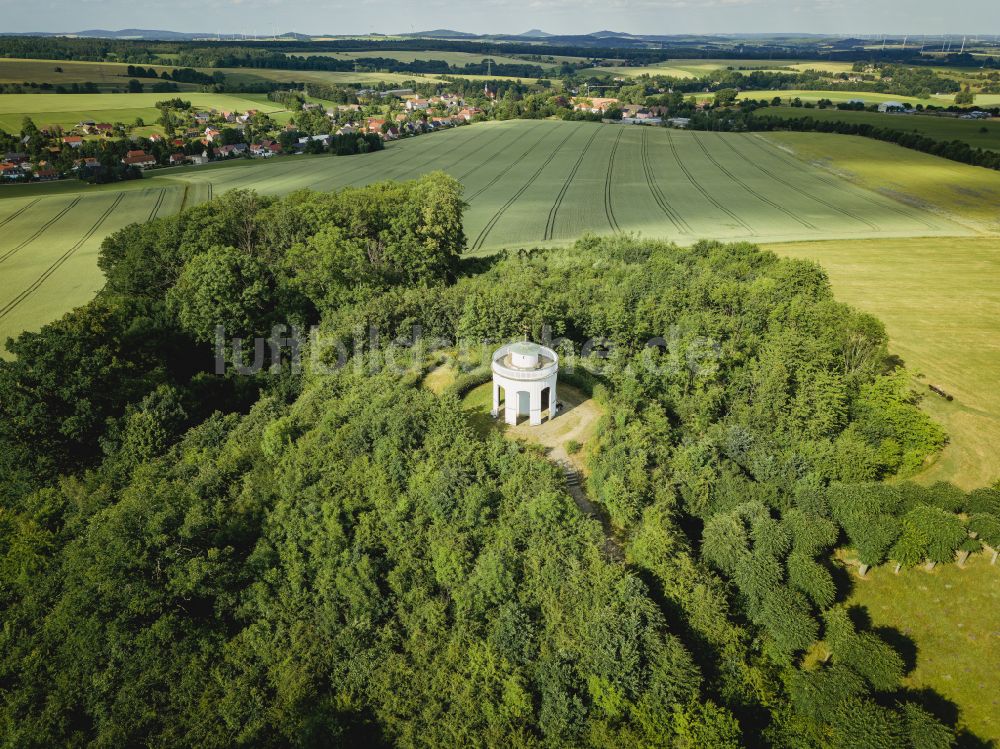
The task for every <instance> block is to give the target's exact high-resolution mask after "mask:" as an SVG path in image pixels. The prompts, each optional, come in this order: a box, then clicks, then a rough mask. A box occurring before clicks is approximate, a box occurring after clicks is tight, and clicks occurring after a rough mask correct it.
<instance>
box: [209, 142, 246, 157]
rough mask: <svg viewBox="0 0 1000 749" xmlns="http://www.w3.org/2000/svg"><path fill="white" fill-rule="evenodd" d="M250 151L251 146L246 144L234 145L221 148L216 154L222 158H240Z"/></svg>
mask: <svg viewBox="0 0 1000 749" xmlns="http://www.w3.org/2000/svg"><path fill="white" fill-rule="evenodd" d="M248 150H249V146H247V144H246V143H233V144H231V145H228V146H221V147H220V148H219V150H218V151H216V153H217V154H218V155H219V156H221V157H222V158H228V157H230V156H240V155H242V154H245V153H246V152H247V151H248Z"/></svg>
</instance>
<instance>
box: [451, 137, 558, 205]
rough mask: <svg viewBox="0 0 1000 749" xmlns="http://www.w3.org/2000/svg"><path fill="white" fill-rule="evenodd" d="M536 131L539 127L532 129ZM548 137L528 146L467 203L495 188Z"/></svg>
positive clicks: (468, 199)
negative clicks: (494, 186)
mask: <svg viewBox="0 0 1000 749" xmlns="http://www.w3.org/2000/svg"><path fill="white" fill-rule="evenodd" d="M536 129H537V126H536V127H535V128H532V130H531V132H534V131H535V130H536ZM547 135H548V133H544V134H542V136H541V137H540V138H539V139H538V140H536V141H535V142H534V143H532V144H531V145H530V146H528V148H527V149H525V151H524V153H522V154H521V155H520V156H518V157H517V158H516V159H514V161H512V162H510V163H509V164H508V165H507V166H505V167H504V168H503V169H501V170H500V172H499V173H498V174H496V175H495V176H494V177H493V179H491V180H490V181H489V182H487V183H486V184H485V185H483V186H482V187H480V188H479V189H478V190H476V191H475V192H474V193H472V195H470V196H469V197H468V198H467V202H469V203H471V202H472V201H473V200H475V199H476V198H478V197H479V196H480V195H482V194H483V193H484V192H486V191H487V190H489V189H490V188H491V187H493V185H495V184H496V183H497V182H499V181H500V180H501V179H502V178H503V177H504V176H506V174H507V173H508V172H509V171H510V170H511V169H513V168H514V167H516V166H517V165H518V164H520V163H521V162H522V161H524V159H525V158H527V156H528V154H529V153H531V152H532V151H534V150H535V148H537V147H538V145H539V144H541V142H542V141H543V140H545V138H546V136H547Z"/></svg>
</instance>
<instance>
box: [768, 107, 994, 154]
mask: <svg viewBox="0 0 1000 749" xmlns="http://www.w3.org/2000/svg"><path fill="white" fill-rule="evenodd" d="M755 114H756V116H759V117H774V118H777V119H797V118H799V117H812V118H813V119H816V120H825V121H829V122H850V123H859V124H862V123H863V124H868V125H873V126H875V127H886V128H892V129H893V130H903V131H906V132H913V133H920V134H921V135H926V136H927V137H928V138H935V139H937V140H960V141H963V142H965V143H968V144H969V145H970V146H976V147H978V148H988V149H991V150H993V151H1000V122H996V121H990V120H987V121H983V120H960V119H958V118H957V117H935V116H930V115H900V114H888V113H884V112H852V111H840V110H839V109H803V108H801V107H768V108H766V109H760V110H757V112H756V113H755Z"/></svg>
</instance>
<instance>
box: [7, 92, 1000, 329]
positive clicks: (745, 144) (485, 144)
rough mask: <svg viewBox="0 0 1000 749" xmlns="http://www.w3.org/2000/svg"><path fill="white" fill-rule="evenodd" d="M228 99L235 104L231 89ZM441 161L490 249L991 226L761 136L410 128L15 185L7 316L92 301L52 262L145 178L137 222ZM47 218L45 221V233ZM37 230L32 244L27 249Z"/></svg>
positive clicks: (479, 243)
mask: <svg viewBox="0 0 1000 749" xmlns="http://www.w3.org/2000/svg"><path fill="white" fill-rule="evenodd" d="M122 96H124V95H122ZM45 98H50V99H56V98H61V97H56V96H52V97H45ZM105 98H112V97H111V96H108V97H105ZM254 103H255V102H254ZM199 105H200V106H208V105H209V104H208V102H205V103H200V104H199ZM215 105H216V106H221V105H222V102H220V101H219V99H218V97H216V98H215ZM791 135H802V136H804V137H805V138H806V139H815V140H818V141H826V142H827V145H826V146H825V148H827V149H828V150H831V151H833V152H836V151H837V150H838V146H837V143H842V142H843V141H842V140H837V139H838V138H841V136H832V135H829V136H828V135H816V134H791ZM784 136H785V134H781V137H784ZM856 140H858V141H859V144H858V145H859V147H864V148H868V147H869V146H871V147H875V148H876V149H877V150H876V151H874V152H871V153H867V155H866V159H867V160H869V161H871V160H875V161H877V162H880V163H881V164H882V167H883V169H884V170H885V171H886V172H889V171H892V172H893V173H895V172H898V171H900V168H899V162H898V161H893V160H892V159H893V158H894V157H895V156H896V151H898V150H902V149H896V148H895V147H894V146H889V145H886V144H882V143H873V142H871V141H864V140H861V139H856ZM878 149H881V150H878ZM840 150H841V151H842V150H843V149H840ZM904 153H905V154H911V153H912V152H908V151H904ZM916 155H917V156H923V155H922V154H916ZM807 158H810V159H811V160H815V159H812V158H811V157H810V156H808V155H807ZM925 158H927V159H930V160H932V162H939V161H940V160H939V159H933V157H925ZM941 163H943V164H947V165H949V166H948V167H947V168H948V169H952V168H955V169H958V170H959V171H957V172H955V173H953V174H950V176H949V177H948V178H949V179H950V180H952V181H953V182H956V183H957V184H960V185H968V184H970V182H969V179H968V178H969V175H972V176H978V175H979V173H983V174H987V175H989V176H991V177H993V178H994V179H996V189H997V194H998V195H1000V175H995V174H993V173H990V172H987V171H986V170H982V169H975V168H973V167H964V166H961V165H958V164H951V162H941ZM435 169H443V170H445V171H448V172H449V173H451V174H453V175H454V176H455V177H456V178H458V179H459V180H460V181H461V182H462V183H463V185H464V186H465V194H466V200H467V201H468V203H469V208H468V210H467V212H466V219H465V228H466V233H467V236H468V238H469V247H470V251H471V252H474V253H488V252H493V251H495V250H497V249H500V248H503V247H510V246H545V245H560V244H567V243H569V242H572V241H573V240H575V239H576V238H577V237H579V236H580V235H581V234H583V233H584V232H592V233H596V234H608V233H612V232H615V231H630V232H638V233H641V234H643V235H646V236H655V237H665V238H669V239H673V240H676V241H678V242H682V243H689V242H693V241H695V240H697V239H698V238H701V237H716V238H720V239H750V240H753V241H758V242H768V241H770V242H786V241H802V240H812V239H831V238H837V239H842V240H846V239H861V238H873V237H885V238H889V237H926V236H960V235H971V234H973V233H974V232H975V229H974V228H970V227H969V226H966V225H962V224H960V223H956V222H955V221H953V220H951V218H950V217H949V215H948V213H947V211H946V210H943V209H942V210H941V212H940V213H939V214H935V213H933V212H929V211H926V210H922V209H920V210H918V209H916V208H914V207H911V206H906V205H903V204H901V203H900V202H898V200H897V199H896V197H895V196H894V195H892V194H888V195H878V194H877V193H876V192H875V191H873V190H872V189H870V188H867V187H866V186H865V185H864V184H859V185H854V184H851V182H850V181H848V180H846V179H841V178H839V177H837V176H836V175H833V174H830V173H829V171H827V170H826V169H825V168H823V167H822V166H816V165H812V164H808V163H803V162H801V161H799V160H797V159H795V158H794V157H792V156H791V155H790V154H789V153H787V152H786V151H783V150H781V148H778V147H776V146H774V145H769V144H768V142H765V141H764V140H762V139H760V138H758V137H756V136H748V135H742V134H726V133H693V132H678V131H668V130H664V129H659V128H657V129H652V128H636V127H618V126H602V125H596V124H592V123H572V122H560V121H510V122H496V123H486V124H482V125H475V126H471V127H464V128H459V129H456V130H453V131H448V132H445V133H436V134H433V135H427V136H422V137H419V138H413V139H407V140H403V141H400V142H398V143H394V144H391V145H390V146H389V147H388V148H387V149H386V150H384V151H380V152H378V153H374V154H367V155H365V156H357V157H330V156H318V157H304V156H300V157H287V158H281V159H276V160H273V161H244V160H241V161H237V162H230V163H225V164H218V165H212V166H209V167H189V168H179V169H170V170H162V171H158V172H155V173H152V174H150V175H149V176H148V177H147V179H144V180H142V181H141V182H138V183H125V184H121V185H111V186H104V187H101V188H84V187H82V186H80V185H79V184H78V183H56V184H53V185H30V186H23V187H4V188H2V190H3V192H0V221H4V220H6V219H5V216H6V217H7V219H9V220H8V223H7V224H6V225H5V226H4V233H3V234H0V256H2V255H3V254H4V253H6V252H8V251H11V250H13V249H14V248H18V249H17V251H16V253H15V254H16V256H17V262H18V263H22V264H24V266H23V267H20V266H18V267H19V270H18V272H17V274H16V275H15V274H14V273H13V271H12V270H10V269H12V268H14V265H12V264H11V263H10V262H7V263H2V264H0V277H2V278H3V279H4V284H3V286H4V289H5V292H4V296H5V297H8V298H5V299H2V300H0V304H3V305H6V304H13V305H14V307H13V308H12V309H11V310H9V311H8V312H7V313H6V314H4V315H3V316H0V338H2V337H6V336H7V335H11V334H14V333H16V332H18V331H20V330H23V329H33V328H37V327H39V326H40V325H42V324H44V323H45V322H48V321H49V320H51V319H52V318H53V317H55V316H56V315H57V314H59V313H60V312H62V311H64V310H66V309H69V308H71V307H73V306H76V305H78V304H80V303H82V302H85V301H86V300H87V299H88V298H90V295H91V293H92V291H93V289H94V288H96V286H99V282H100V279H99V277H97V276H96V275H95V274H96V273H97V271H96V269H94V268H93V266H92V265H91V266H88V267H89V268H90V270H89V271H87V272H84V270H82V269H80V270H78V271H77V272H76V273H74V278H73V279H72V284H71V283H70V280H67V281H66V283H67V284H70V285H68V286H67V287H63V286H61V285H60V282H59V280H58V279H59V276H60V275H63V274H66V273H67V272H68V266H67V265H66V264H65V263H64V264H63V265H59V266H58V267H57V268H55V269H54V270H53V271H52V272H51V273H50V272H49V268H50V266H51V265H52V264H53V263H54V262H55V261H56V260H57V259H58V258H59V257H60V256H61V255H62V253H63V252H64V251H65V250H66V248H69V247H73V246H74V245H75V244H76V243H77V242H78V241H79V239H80V236H81V232H82V231H87V230H89V228H90V227H89V225H88V226H86V227H83V226H81V225H79V224H78V222H77V220H76V219H77V218H80V217H83V216H87V217H96V216H98V215H100V214H101V212H102V211H103V210H104V206H105V203H106V202H107V201H108V200H114V199H115V197H117V196H119V195H122V194H126V193H128V194H130V195H131V193H132V192H134V191H139V192H140V193H142V194H143V195H145V196H146V197H144V198H138V197H136V198H131V199H130V201H129V202H128V203H123V204H122V206H124V205H133V204H135V214H134V216H132V215H129V216H127V217H126V218H127V221H133V220H143V219H144V211H145V214H146V215H148V213H149V212H150V211H152V209H153V203H154V202H155V201H156V200H157V199H158V197H157V196H158V195H159V193H158V190H159V189H161V188H162V189H163V190H164V191H165V192H164V195H165V197H164V199H163V201H161V205H160V207H159V208H158V209H157V210H158V211H159V215H164V214H165V213H166V212H168V211H172V210H176V209H178V208H179V206H180V205H181V203H183V204H184V205H192V204H194V203H197V202H199V201H201V200H206V199H208V197H209V196H210V195H213V194H214V195H216V196H217V195H220V194H222V193H223V192H225V191H226V190H229V189H232V188H253V189H256V190H259V191H261V192H265V193H274V194H284V193H287V192H291V191H292V190H296V189H301V188H312V189H316V190H332V189H337V188H341V187H346V186H351V185H363V184H367V183H369V182H373V181H377V180H383V179H410V178H413V177H417V176H419V175H420V174H423V173H425V172H428V171H431V170H435ZM903 174H904V175H905V174H906V172H905V170H903ZM8 190H9V191H8ZM76 198H80V201H79V203H78V204H77V205H76V206H75V207H74V208H73V209H72V211H70V212H68V213H67V214H66V215H64V216H58V217H55V218H53V215H54V214H52V215H50V213H51V211H53V210H54V209H55V208H56V206H58V205H60V204H61V203H60V202H59V201H69V200H74V199H76ZM36 199H39V200H38V201H37V202H32V201H34V200H36ZM977 200H981V197H980V198H978V199H977ZM21 209H23V210H21ZM18 211H21V212H20V213H18ZM120 215H124V214H122V209H121V207H118V208H116V211H115V213H114V217H113V218H112V217H109V218H108V219H107V220H106V221H105V222H103V223H102V224H100V225H99V226H98V227H97V228H95V229H94V232H93V234H92V236H91V238H89V239H88V240H87V242H88V243H92V245H91V244H86V245H85V246H84V247H81V248H78V249H76V250H74V252H73V253H72V254H73V255H74V256H78V258H79V259H78V260H77V261H74V262H77V263H80V264H83V263H84V260H85V259H87V258H90V262H91V263H92V261H93V252H91V251H90V250H89V249H88V248H90V247H91V246H93V247H94V248H96V246H97V245H98V244H99V241H100V238H101V237H102V236H104V235H106V234H107V233H109V232H110V231H111V230H112V229H113V228H116V227H117V224H116V221H117V219H118V217H119V216H120ZM50 219H51V220H52V222H51V224H48V223H47V222H48V221H49V220H50ZM124 222H125V220H124V219H123V223H124ZM42 225H45V230H44V232H43V233H42V234H40V235H39V236H32V233H33V232H34V231H35V230H37V229H38V227H40V226H42ZM22 242H26V244H25V245H24V246H23V247H21V246H20V245H21V243H22ZM88 253H89V254H88ZM43 274H47V275H45V278H44V279H43V282H42V284H41V285H40V287H39V288H38V289H36V290H34V291H32V293H31V295H29V297H27V298H23V299H22V298H21V297H20V296H19V295H20V294H21V293H22V291H24V290H25V289H27V288H29V287H31V286H32V285H33V284H34V281H35V280H37V279H38V278H41V277H42V275H43ZM8 289H9V291H6V290H8ZM0 312H2V310H0Z"/></svg>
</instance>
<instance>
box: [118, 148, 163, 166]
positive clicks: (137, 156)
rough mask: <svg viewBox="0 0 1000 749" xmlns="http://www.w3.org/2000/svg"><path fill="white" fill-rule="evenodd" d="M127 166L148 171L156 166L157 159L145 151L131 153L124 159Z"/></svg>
mask: <svg viewBox="0 0 1000 749" xmlns="http://www.w3.org/2000/svg"><path fill="white" fill-rule="evenodd" d="M122 163H123V164H125V166H137V167H139V168H140V169H147V168H149V167H151V166H156V159H155V158H153V156H151V155H150V154H148V153H146V152H145V151H129V152H128V153H127V154H125V158H123V159H122Z"/></svg>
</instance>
